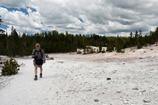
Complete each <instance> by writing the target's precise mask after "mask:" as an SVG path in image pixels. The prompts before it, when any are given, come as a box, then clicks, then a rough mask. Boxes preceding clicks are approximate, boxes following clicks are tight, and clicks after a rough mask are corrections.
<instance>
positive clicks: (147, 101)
mask: <svg viewBox="0 0 158 105" xmlns="http://www.w3.org/2000/svg"><path fill="white" fill-rule="evenodd" d="M143 102H144V103H150V102H151V100H149V99H144V100H143Z"/></svg>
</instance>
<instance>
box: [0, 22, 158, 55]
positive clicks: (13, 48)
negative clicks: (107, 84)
mask: <svg viewBox="0 0 158 105" xmlns="http://www.w3.org/2000/svg"><path fill="white" fill-rule="evenodd" d="M0 21H1V20H0ZM1 22H2V21H1ZM157 41H158V27H157V28H156V30H155V31H154V32H150V34H149V35H145V36H142V32H141V29H140V30H139V31H136V32H135V33H134V34H133V33H132V32H131V33H130V36H129V37H120V36H117V37H105V36H99V35H96V34H92V35H81V34H80V35H73V34H70V33H68V32H66V33H65V34H64V33H59V32H58V31H56V30H53V31H50V32H41V33H35V34H34V35H28V34H26V33H23V35H22V36H21V35H19V34H18V33H17V31H16V29H14V28H13V27H12V30H11V34H10V35H8V34H4V32H3V33H2V32H1V33H0V55H8V56H16V55H19V56H25V55H30V54H31V53H32V50H33V49H35V43H40V44H41V48H42V49H44V51H45V53H66V52H75V51H76V50H77V48H82V49H85V48H86V46H90V45H91V46H98V47H99V52H101V48H102V47H107V51H109V52H111V51H117V52H122V49H124V48H128V47H134V46H137V48H138V49H140V48H142V47H143V46H147V45H148V44H154V43H155V42H157Z"/></svg>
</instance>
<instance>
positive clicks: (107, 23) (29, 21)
mask: <svg viewBox="0 0 158 105" xmlns="http://www.w3.org/2000/svg"><path fill="white" fill-rule="evenodd" d="M7 2H8V1H6V0H2V4H1V5H3V6H6V7H15V8H20V7H22V8H27V7H32V8H35V9H36V11H32V10H31V9H30V8H27V11H28V15H27V14H25V13H23V12H21V11H8V10H7V9H5V8H1V14H2V20H3V21H4V24H6V25H14V26H15V27H17V31H19V32H23V31H24V29H25V28H26V29H27V30H28V31H29V32H30V33H35V32H39V31H40V30H38V29H37V28H39V29H41V30H46V31H52V30H54V29H55V30H58V31H59V32H65V31H68V32H70V33H75V34H80V33H81V34H87V33H96V34H105V35H122V34H123V36H125V35H129V33H130V32H135V31H138V30H139V29H140V28H141V29H142V31H143V33H147V32H149V31H150V30H152V31H154V30H153V29H155V28H156V27H157V24H158V23H157V22H158V18H157V17H158V12H157V5H158V1H157V0H150V1H149V0H133V1H131V0H119V1H116V0H75V1H74V0H40V1H39V0H28V1H27V2H26V1H25V0H20V1H19V0H16V1H14V2H10V3H7ZM17 2H18V3H17ZM26 6H27V7H26ZM78 18H81V19H82V20H83V21H84V22H83V23H82V22H81V21H80V20H79V19H78ZM31 30H32V31H31Z"/></svg>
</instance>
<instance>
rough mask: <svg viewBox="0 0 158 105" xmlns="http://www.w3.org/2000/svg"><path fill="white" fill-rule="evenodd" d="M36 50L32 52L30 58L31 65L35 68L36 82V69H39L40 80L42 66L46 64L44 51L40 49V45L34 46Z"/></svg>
mask: <svg viewBox="0 0 158 105" xmlns="http://www.w3.org/2000/svg"><path fill="white" fill-rule="evenodd" d="M35 47H36V49H34V50H33V52H32V57H33V58H34V60H33V64H34V66H35V78H34V80H37V79H38V77H37V69H38V67H39V68H40V78H42V70H43V69H42V65H43V63H45V62H46V58H45V54H44V50H43V49H41V48H40V44H39V43H36V45H35Z"/></svg>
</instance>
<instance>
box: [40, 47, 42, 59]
mask: <svg viewBox="0 0 158 105" xmlns="http://www.w3.org/2000/svg"><path fill="white" fill-rule="evenodd" d="M40 52H41V56H42V58H43V53H42V49H41V48H40Z"/></svg>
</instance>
